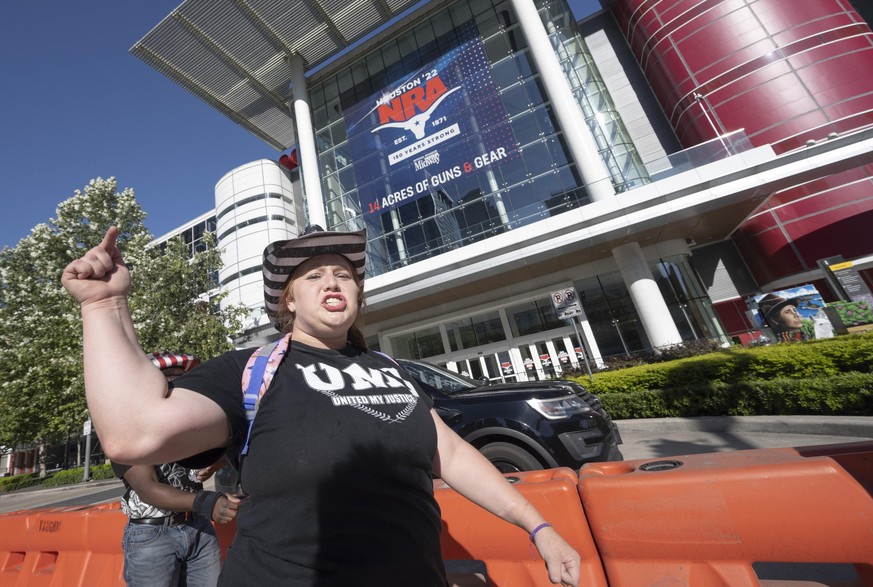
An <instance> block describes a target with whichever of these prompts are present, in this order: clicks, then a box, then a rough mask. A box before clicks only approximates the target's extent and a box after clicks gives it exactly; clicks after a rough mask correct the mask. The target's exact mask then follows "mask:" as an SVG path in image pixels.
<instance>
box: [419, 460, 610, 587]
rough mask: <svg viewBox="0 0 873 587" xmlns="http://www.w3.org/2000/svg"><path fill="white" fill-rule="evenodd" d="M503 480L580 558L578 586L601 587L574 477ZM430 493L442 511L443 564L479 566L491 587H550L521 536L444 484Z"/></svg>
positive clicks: (546, 474)
mask: <svg viewBox="0 0 873 587" xmlns="http://www.w3.org/2000/svg"><path fill="white" fill-rule="evenodd" d="M507 477H509V478H510V479H511V480H514V481H515V486H516V488H517V489H518V490H519V491H520V492H521V494H522V495H524V496H525V497H526V498H527V499H528V500H529V501H530V502H531V503H532V504H533V505H534V506H535V507H536V508H537V509H538V510H539V511H540V513H542V514H543V516H544V517H545V518H546V520H548V521H549V522H551V523H552V524H553V525H554V527H555V529H556V530H558V532H560V533H561V535H562V536H563V537H564V538H565V539H566V540H567V542H569V543H570V544H571V545H572V546H573V547H574V548H575V549H576V550H577V551H578V552H579V554H580V555H581V556H582V569H581V581H580V583H579V584H580V585H585V586H586V587H605V586H606V577H605V576H604V574H603V568H602V567H601V565H600V559H599V557H598V554H597V550H596V548H595V546H594V541H593V540H592V537H591V533H590V532H589V530H588V524H587V522H586V520H585V513H584V512H583V511H582V507H581V504H580V502H579V494H578V491H577V482H578V478H577V476H576V473H574V472H573V471H572V470H571V469H568V468H559V469H549V470H546V471H529V472H523V473H513V474H511V475H507ZM434 493H435V495H436V499H437V501H438V502H439V505H440V509H441V510H442V518H443V532H442V549H443V557H444V558H445V559H446V560H447V561H450V562H451V561H470V560H472V561H481V562H482V563H484V567H485V571H486V574H487V581H488V582H487V585H489V586H491V587H537V586H543V587H545V586H550V585H552V583H550V582H549V577H548V574H547V573H546V570H545V566H544V564H543V561H542V560H541V559H540V558H539V555H537V559H536V560H532V557H531V551H530V542H529V540H528V536H527V534H525V533H524V531H522V530H520V529H519V528H517V527H516V526H513V525H512V524H509V523H508V522H504V521H503V520H501V519H500V518H498V517H497V516H494V515H492V514H490V513H488V512H486V511H485V510H484V509H482V508H480V507H479V506H477V505H475V504H473V503H472V502H470V501H468V500H467V499H465V498H463V497H461V496H460V495H459V494H458V493H457V492H456V491H454V490H453V489H451V488H449V487H448V486H447V485H446V484H445V483H443V482H442V481H439V480H437V481H435V482H434ZM483 584H484V583H483Z"/></svg>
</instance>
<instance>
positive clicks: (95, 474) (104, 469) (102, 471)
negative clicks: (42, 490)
mask: <svg viewBox="0 0 873 587" xmlns="http://www.w3.org/2000/svg"><path fill="white" fill-rule="evenodd" d="M88 473H89V474H90V477H91V479H92V480H94V481H97V480H100V479H112V478H113V477H115V473H113V471H112V465H110V464H109V463H106V464H103V465H94V466H92V467H91V468H90V470H89V471H88ZM84 476H85V468H84V467H76V468H75V469H66V470H64V471H58V472H57V473H55V474H54V475H52V476H51V477H49V478H47V479H46V480H45V481H43V483H42V485H43V487H59V486H61V485H72V484H74V483H81V482H82V478H83V477H84Z"/></svg>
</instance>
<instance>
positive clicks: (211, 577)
mask: <svg viewBox="0 0 873 587" xmlns="http://www.w3.org/2000/svg"><path fill="white" fill-rule="evenodd" d="M121 546H122V549H123V550H124V581H125V583H127V585H128V587H139V586H142V587H175V586H176V585H185V586H188V587H215V584H216V583H217V582H218V573H219V572H220V571H221V549H220V547H219V544H218V538H217V537H216V536H215V529H214V528H213V527H212V523H211V522H209V521H208V520H207V519H206V518H204V517H203V516H194V518H193V519H191V520H188V522H187V523H185V524H179V525H178V526H168V527H166V528H164V527H162V526H149V525H146V524H131V523H128V524H127V526H125V528H124V537H123V538H122V540H121Z"/></svg>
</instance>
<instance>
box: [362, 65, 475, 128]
mask: <svg viewBox="0 0 873 587" xmlns="http://www.w3.org/2000/svg"><path fill="white" fill-rule="evenodd" d="M460 89H461V87H460V86H457V87H454V88H452V89H451V90H449V89H447V88H446V85H445V84H444V83H443V80H441V79H440V77H439V76H438V75H435V76H433V77H430V78H429V79H428V80H427V81H426V82H425V83H424V86H422V85H420V83H419V84H418V85H414V87H412V88H410V89H407V90H405V91H403V93H401V94H400V95H398V96H395V97H393V98H391V100H390V101H389V100H386V101H384V102H382V103H380V104H379V106H378V107H377V109H376V111H377V113H378V115H379V124H380V126H378V127H376V128H374V129H373V130H372V131H371V132H376V131H378V130H382V129H384V128H400V129H403V130H407V131H409V132H411V133H412V134H413V135H414V136H415V138H416V139H422V138H424V136H425V134H426V130H427V123H428V121H429V120H430V117H431V115H432V114H433V112H434V110H436V108H437V107H438V106H439V105H440V103H441V102H442V101H443V100H444V99H445V98H446V97H448V96H449V94H451V93H452V92H454V91H456V90H460Z"/></svg>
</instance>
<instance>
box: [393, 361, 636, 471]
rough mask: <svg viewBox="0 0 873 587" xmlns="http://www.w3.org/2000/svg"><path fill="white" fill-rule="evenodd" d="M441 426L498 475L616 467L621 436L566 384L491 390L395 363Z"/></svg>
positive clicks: (592, 402)
mask: <svg viewBox="0 0 873 587" xmlns="http://www.w3.org/2000/svg"><path fill="white" fill-rule="evenodd" d="M397 362H398V363H400V365H401V366H402V367H403V368H404V369H405V370H406V371H407V372H408V373H409V374H410V375H412V376H413V377H414V378H415V379H416V380H417V381H418V383H419V384H420V386H421V388H422V389H424V390H425V391H426V392H427V393H429V394H430V396H431V397H432V398H433V401H434V408H435V409H436V412H437V413H438V414H439V415H440V417H441V418H442V419H443V421H444V422H445V423H446V424H448V425H449V427H451V428H452V429H453V430H454V431H455V432H457V433H458V434H460V436H461V437H462V438H463V439H464V440H466V441H467V442H469V443H470V444H472V445H473V446H475V447H476V448H478V449H479V451H480V452H481V453H482V454H484V455H485V456H486V457H488V460H490V461H491V462H492V463H494V465H495V466H496V467H497V468H498V469H500V470H501V471H502V472H504V473H511V472H515V471H530V470H536V469H544V468H553V467H570V468H572V469H574V470H578V469H579V467H581V466H582V465H583V464H585V463H587V462H593V461H620V460H622V459H623V457H622V454H621V452H620V451H619V449H618V445H619V444H621V435H620V434H619V432H618V429H617V428H616V426H615V424H614V423H613V422H612V418H610V416H609V414H607V413H606V410H604V409H603V407H602V406H601V405H600V400H599V399H597V396H596V395H593V394H591V393H588V391H586V390H585V388H584V387H582V386H581V385H579V384H578V383H575V382H572V381H528V382H524V383H503V384H498V385H489V384H488V383H486V382H476V381H473V380H472V379H469V378H467V377H464V376H462V375H458V374H457V373H452V372H451V371H447V370H446V369H442V368H440V367H437V366H435V365H432V364H430V363H426V362H424V361H410V360H407V359H397Z"/></svg>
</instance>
